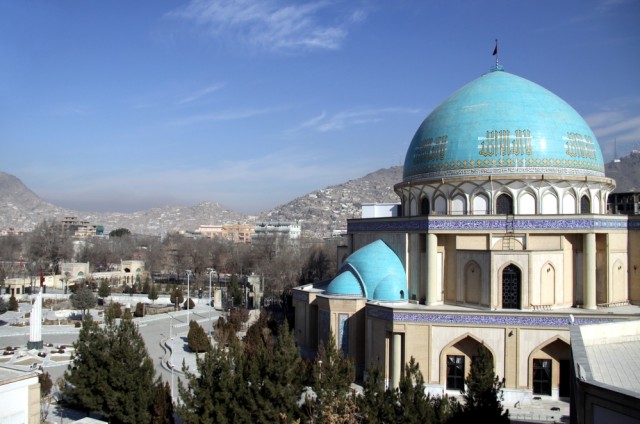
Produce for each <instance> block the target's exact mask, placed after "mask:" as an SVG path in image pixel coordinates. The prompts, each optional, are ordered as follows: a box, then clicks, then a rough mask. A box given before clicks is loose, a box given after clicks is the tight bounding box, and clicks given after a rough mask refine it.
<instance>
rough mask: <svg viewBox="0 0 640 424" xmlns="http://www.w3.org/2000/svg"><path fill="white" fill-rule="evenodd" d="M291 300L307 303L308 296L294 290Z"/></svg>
mask: <svg viewBox="0 0 640 424" xmlns="http://www.w3.org/2000/svg"><path fill="white" fill-rule="evenodd" d="M292 298H293V300H299V301H301V302H307V303H308V302H309V295H308V294H307V293H305V292H303V291H301V290H294V291H293V294H292Z"/></svg>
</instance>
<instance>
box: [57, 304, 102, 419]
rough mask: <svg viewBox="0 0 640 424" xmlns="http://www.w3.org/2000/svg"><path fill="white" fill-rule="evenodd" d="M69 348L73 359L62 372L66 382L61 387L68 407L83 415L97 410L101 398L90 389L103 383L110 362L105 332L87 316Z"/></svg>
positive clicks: (98, 409)
mask: <svg viewBox="0 0 640 424" xmlns="http://www.w3.org/2000/svg"><path fill="white" fill-rule="evenodd" d="M73 347H74V354H73V361H72V362H71V363H70V364H69V367H68V368H67V371H65V374H64V376H65V380H66V382H67V384H66V385H65V386H64V387H63V392H64V396H65V398H66V399H67V401H68V403H69V404H70V405H71V406H73V407H76V408H78V409H80V410H82V411H85V412H86V413H87V415H89V413H90V412H92V411H96V412H101V410H102V400H101V398H100V394H98V393H97V392H96V390H94V388H97V387H103V386H104V385H106V381H107V376H106V373H107V366H108V365H110V362H111V361H110V358H109V355H108V353H107V352H108V342H107V339H106V337H105V334H104V332H103V331H102V330H101V329H100V327H99V326H98V324H97V323H96V322H95V321H93V319H92V318H91V315H87V316H86V317H85V318H84V319H83V320H82V328H81V329H80V333H79V334H78V339H77V340H76V342H75V343H73Z"/></svg>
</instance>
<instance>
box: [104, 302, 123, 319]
mask: <svg viewBox="0 0 640 424" xmlns="http://www.w3.org/2000/svg"><path fill="white" fill-rule="evenodd" d="M104 316H105V318H108V319H116V318H121V317H122V305H121V304H119V303H118V302H112V303H110V304H109V306H107V308H106V310H105V311H104Z"/></svg>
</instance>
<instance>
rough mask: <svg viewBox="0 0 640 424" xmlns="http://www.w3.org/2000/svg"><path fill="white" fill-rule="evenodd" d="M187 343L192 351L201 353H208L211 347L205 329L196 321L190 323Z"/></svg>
mask: <svg viewBox="0 0 640 424" xmlns="http://www.w3.org/2000/svg"><path fill="white" fill-rule="evenodd" d="M187 341H188V344H189V349H191V351H193V352H196V353H199V352H206V351H207V349H209V348H210V347H211V343H210V342H209V337H207V333H206V332H205V331H204V328H202V326H201V325H200V324H198V323H197V322H196V321H193V320H191V322H190V323H189V333H187Z"/></svg>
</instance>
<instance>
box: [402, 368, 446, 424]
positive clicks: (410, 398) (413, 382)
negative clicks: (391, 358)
mask: <svg viewBox="0 0 640 424" xmlns="http://www.w3.org/2000/svg"><path fill="white" fill-rule="evenodd" d="M397 393H398V396H397V399H398V402H397V406H398V413H397V416H398V418H399V422H403V423H414V424H419V423H435V422H436V419H435V418H436V415H435V411H434V409H433V404H432V402H431V398H430V397H428V396H427V395H426V394H425V392H424V377H423V376H422V372H420V366H419V364H418V363H417V362H416V361H415V358H414V357H413V356H412V357H411V359H410V360H409V363H408V364H407V365H406V366H405V370H404V374H403V375H402V376H401V377H400V382H399V384H398V391H397Z"/></svg>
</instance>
